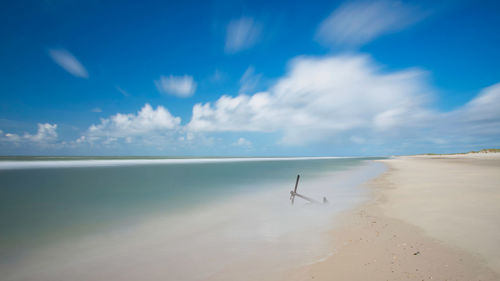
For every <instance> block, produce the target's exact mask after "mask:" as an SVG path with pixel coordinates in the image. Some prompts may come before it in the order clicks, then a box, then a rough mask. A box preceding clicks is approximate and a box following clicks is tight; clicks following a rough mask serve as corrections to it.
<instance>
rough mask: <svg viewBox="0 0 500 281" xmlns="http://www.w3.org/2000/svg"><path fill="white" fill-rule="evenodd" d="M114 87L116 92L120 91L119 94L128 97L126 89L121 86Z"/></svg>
mask: <svg viewBox="0 0 500 281" xmlns="http://www.w3.org/2000/svg"><path fill="white" fill-rule="evenodd" d="M115 89H116V90H117V91H118V92H120V94H122V95H123V96H124V97H128V96H130V94H129V93H128V92H127V91H125V90H124V89H122V88H121V87H119V86H115Z"/></svg>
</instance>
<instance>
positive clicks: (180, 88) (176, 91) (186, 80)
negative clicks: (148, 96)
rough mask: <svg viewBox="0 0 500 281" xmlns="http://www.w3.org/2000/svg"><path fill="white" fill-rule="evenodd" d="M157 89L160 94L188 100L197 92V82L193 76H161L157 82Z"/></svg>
mask: <svg viewBox="0 0 500 281" xmlns="http://www.w3.org/2000/svg"><path fill="white" fill-rule="evenodd" d="M155 85H156V88H157V89H158V91H159V92H160V93H165V94H169V95H174V96H177V97H180V98H187V97H190V96H192V95H193V94H194V92H195V91H196V86H197V84H196V82H195V81H194V79H193V77H192V76H189V75H184V76H173V75H170V76H161V77H160V79H158V80H155Z"/></svg>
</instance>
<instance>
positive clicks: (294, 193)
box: [292, 175, 300, 205]
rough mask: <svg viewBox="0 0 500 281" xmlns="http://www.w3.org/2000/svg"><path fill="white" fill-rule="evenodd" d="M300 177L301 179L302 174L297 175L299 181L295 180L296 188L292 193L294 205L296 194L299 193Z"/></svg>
mask: <svg viewBox="0 0 500 281" xmlns="http://www.w3.org/2000/svg"><path fill="white" fill-rule="evenodd" d="M299 179H300V175H297V181H295V189H294V190H293V193H292V205H293V202H294V201H295V195H296V194H297V187H298V185H299Z"/></svg>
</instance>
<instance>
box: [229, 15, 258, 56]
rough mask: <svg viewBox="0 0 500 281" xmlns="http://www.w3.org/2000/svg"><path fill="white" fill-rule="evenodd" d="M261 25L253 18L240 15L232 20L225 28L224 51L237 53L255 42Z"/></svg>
mask: <svg viewBox="0 0 500 281" xmlns="http://www.w3.org/2000/svg"><path fill="white" fill-rule="evenodd" d="M261 30H262V25H261V24H260V23H257V22H256V21H255V20H254V19H253V18H249V17H242V18H240V19H237V20H232V21H231V22H230V23H229V24H228V26H227V30H226V46H225V51H226V53H237V52H239V51H242V50H245V49H248V48H250V47H252V46H253V45H255V43H257V41H258V39H259V36H260V33H261Z"/></svg>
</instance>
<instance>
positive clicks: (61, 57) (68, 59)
mask: <svg viewBox="0 0 500 281" xmlns="http://www.w3.org/2000/svg"><path fill="white" fill-rule="evenodd" d="M49 55H50V57H51V58H52V60H54V62H55V63H57V64H58V65H59V66H60V67H62V68H63V69H64V70H66V71H67V72H69V73H70V74H72V75H73V76H76V77H80V78H88V77H89V75H88V73H87V70H86V69H85V67H84V66H83V65H82V64H81V63H80V62H79V61H78V60H77V59H76V58H75V56H73V54H71V53H70V52H68V51H67V50H65V49H49Z"/></svg>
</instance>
